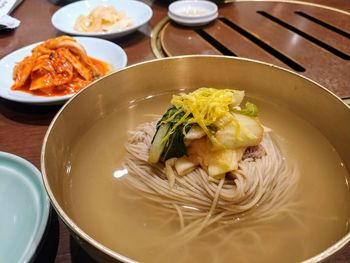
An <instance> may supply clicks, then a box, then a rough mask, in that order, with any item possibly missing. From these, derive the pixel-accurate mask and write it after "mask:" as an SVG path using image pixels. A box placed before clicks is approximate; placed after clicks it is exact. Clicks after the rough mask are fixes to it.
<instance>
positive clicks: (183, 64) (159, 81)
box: [41, 56, 350, 262]
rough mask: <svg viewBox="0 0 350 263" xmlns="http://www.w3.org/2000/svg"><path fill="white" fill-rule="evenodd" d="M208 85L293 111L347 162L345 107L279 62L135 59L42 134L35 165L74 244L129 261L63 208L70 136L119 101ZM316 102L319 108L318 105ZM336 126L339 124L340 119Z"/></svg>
mask: <svg viewBox="0 0 350 263" xmlns="http://www.w3.org/2000/svg"><path fill="white" fill-rule="evenodd" d="M200 86H210V87H228V88H237V87H244V89H245V90H246V91H247V92H249V93H250V94H256V95H258V96H265V97H266V98H269V100H270V101H271V102H272V103H276V104H277V105H278V104H281V103H283V105H284V107H286V108H289V109H293V111H294V112H295V113H296V114H298V115H299V116H303V118H304V119H305V120H307V121H308V122H309V123H311V124H312V125H313V126H314V127H317V128H318V129H319V130H320V131H321V132H322V133H323V135H324V136H325V137H326V138H327V139H328V140H329V142H330V143H331V144H332V145H333V147H334V148H335V149H336V151H337V152H338V154H339V155H340V157H341V158H342V160H343V163H344V165H345V167H350V132H349V131H350V110H349V107H348V106H347V105H346V104H344V103H343V102H342V101H341V100H340V99H339V98H338V97H336V96H335V95H334V94H332V93H331V92H329V91H328V90H326V89H325V88H323V87H321V86H320V85H318V84H317V83H315V82H313V81H311V80H309V79H306V78H304V77H302V76H300V75H297V74H295V73H293V72H290V71H287V70H284V69H281V68H279V67H276V66H273V65H269V64H265V63H261V62H257V61H253V60H249V59H240V58H231V57H221V56H220V57H218V56H184V57H174V58H166V59H161V60H154V61H150V62H145V63H140V64H137V65H133V66H130V67H127V68H125V69H122V70H120V71H118V72H116V73H112V74H110V75H108V76H106V77H104V78H102V79H99V80H97V81H96V82H94V83H92V84H91V85H89V86H88V87H87V88H85V89H84V90H82V91H81V92H80V93H78V94H77V95H76V96H75V97H74V98H72V99H71V100H70V101H69V102H68V103H67V104H65V105H64V106H63V107H62V109H61V110H60V111H59V112H58V114H57V115H56V117H55V118H54V120H53V121H52V123H51V125H50V126H49V128H48V131H47V133H46V136H45V139H44V142H43V147H42V154H41V170H42V173H43V179H44V184H45V187H46V190H47V192H48V195H49V197H50V199H51V202H52V204H53V207H54V208H55V209H56V211H57V213H58V214H59V216H60V217H61V219H62V220H63V222H64V223H65V224H66V225H67V226H68V227H69V229H70V230H71V232H72V233H73V235H74V236H75V237H76V239H77V240H78V241H79V243H80V244H81V245H82V246H83V247H84V248H86V250H87V251H88V252H89V253H90V254H91V255H92V256H93V257H94V258H96V259H98V260H101V261H104V262H106V261H109V260H111V261H116V260H119V261H123V262H133V261H132V260H130V259H128V258H126V257H124V256H123V255H120V254H118V253H117V251H112V250H110V249H108V248H107V247H105V246H103V245H102V244H101V243H99V241H98V240H94V239H93V238H91V237H90V236H89V235H88V234H87V233H85V232H84V231H83V230H82V229H81V228H80V227H79V225H77V224H76V223H75V222H74V221H73V220H72V219H71V218H70V216H69V215H68V213H67V211H65V209H64V205H63V202H64V196H63V189H62V188H63V186H62V184H63V182H62V180H63V178H64V177H65V176H67V173H68V172H67V170H66V168H67V164H68V162H69V153H70V150H71V148H70V147H71V145H72V142H74V140H75V139H76V138H78V136H79V134H80V132H81V130H82V129H84V128H86V127H89V125H91V124H92V123H94V122H95V121H96V120H98V119H99V118H103V117H104V116H105V115H106V114H108V113H109V112H111V111H113V109H115V108H116V107H118V105H121V104H124V103H125V102H131V101H134V100H135V99H138V98H145V97H148V96H150V95H155V94H160V93H163V92H165V91H167V90H168V91H169V90H173V91H174V90H180V89H186V88H198V87H200ZM320 105H322V110H320ZM340 124H341V125H340ZM349 240H350V234H349V233H348V234H347V235H345V236H344V237H343V238H342V239H341V240H339V241H338V242H337V243H336V244H334V245H332V246H331V247H329V248H328V249H326V250H325V251H323V252H322V253H320V254H319V255H317V256H315V257H313V258H312V259H309V260H307V261H305V262H322V261H323V260H326V259H329V258H330V257H332V256H334V255H335V254H336V253H337V252H339V251H340V250H341V249H342V248H344V247H345V245H346V244H347V243H349Z"/></svg>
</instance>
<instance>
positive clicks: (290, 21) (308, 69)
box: [152, 1, 350, 97]
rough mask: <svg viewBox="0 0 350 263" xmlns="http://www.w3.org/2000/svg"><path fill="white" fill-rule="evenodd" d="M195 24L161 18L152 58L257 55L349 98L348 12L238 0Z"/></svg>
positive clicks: (154, 39)
mask: <svg viewBox="0 0 350 263" xmlns="http://www.w3.org/2000/svg"><path fill="white" fill-rule="evenodd" d="M219 12H220V17H219V18H218V19H217V20H215V21H214V22H212V23H211V24H209V25H207V26H204V27H199V28H187V27H182V26H179V25H176V24H175V23H172V22H170V21H169V19H167V18H166V19H165V20H163V21H161V22H160V23H159V25H158V26H157V27H156V28H155V29H154V31H153V33H152V48H153V51H154V53H155V55H156V56H157V57H166V56H177V55H190V54H206V55H208V54H209V55H227V56H239V57H246V58H250V59H256V60H260V61H264V62H267V63H271V64H275V65H278V66H281V67H284V68H287V69H289V70H292V71H295V72H297V73H299V74H302V75H304V76H306V77H309V78H311V79H313V80H315V81H317V82H318V83H320V84H321V85H323V86H325V87H327V88H328V89H330V90H332V91H333V92H335V93H336V94H337V95H339V96H341V97H350V86H349V85H350V84H349V83H350V61H349V60H350V23H349V21H350V20H349V16H350V13H348V12H345V11H342V10H337V9H334V8H329V7H326V6H320V5H313V4H308V3H305V2H295V1H293V2H292V1H291V2H275V1H258V2H256V1H239V2H234V3H231V4H227V5H224V6H222V7H221V8H220V11H219Z"/></svg>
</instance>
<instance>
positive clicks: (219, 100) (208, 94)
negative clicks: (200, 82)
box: [168, 88, 244, 143]
mask: <svg viewBox="0 0 350 263" xmlns="http://www.w3.org/2000/svg"><path fill="white" fill-rule="evenodd" d="M238 94H242V91H238V90H232V89H214V88H200V89H197V90H195V91H194V92H191V93H188V94H180V95H174V96H173V98H172V100H171V104H172V105H174V106H175V107H176V108H177V109H179V110H181V111H183V112H184V113H185V114H184V116H183V117H182V118H181V119H180V120H179V121H178V122H177V123H176V124H175V125H174V127H173V129H172V131H170V132H169V133H168V136H170V134H171V133H172V132H173V130H175V129H176V127H178V126H179V125H181V124H182V123H183V122H184V121H185V119H186V118H187V117H188V116H189V115H190V114H192V117H191V118H190V119H189V120H188V123H197V124H198V125H199V126H200V127H201V128H202V129H203V131H204V132H205V133H206V134H207V136H208V138H209V139H210V140H211V141H212V142H213V143H215V142H216V139H215V136H214V135H213V134H212V133H211V132H210V131H209V129H208V126H210V125H212V124H214V123H215V122H216V121H218V120H219V119H221V118H223V117H227V118H228V119H229V120H230V121H233V122H235V123H236V124H237V129H239V128H240V127H239V123H238V121H237V120H236V119H235V118H234V116H233V115H232V114H231V113H230V108H231V107H235V106H238V104H239V103H240V101H237V96H235V95H238ZM243 96H244V95H243ZM170 118H171V117H170ZM237 134H238V135H239V132H238V133H237Z"/></svg>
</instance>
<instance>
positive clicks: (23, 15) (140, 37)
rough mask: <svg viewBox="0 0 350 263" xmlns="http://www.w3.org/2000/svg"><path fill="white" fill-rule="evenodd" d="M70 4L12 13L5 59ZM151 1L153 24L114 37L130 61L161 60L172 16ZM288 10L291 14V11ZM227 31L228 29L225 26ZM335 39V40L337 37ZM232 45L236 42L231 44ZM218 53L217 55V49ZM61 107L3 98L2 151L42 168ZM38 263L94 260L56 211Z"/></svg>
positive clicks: (349, 6)
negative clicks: (161, 29) (159, 30)
mask: <svg viewBox="0 0 350 263" xmlns="http://www.w3.org/2000/svg"><path fill="white" fill-rule="evenodd" d="M310 1H311V0H310ZM311 2H315V3H323V4H327V5H332V6H333V7H335V8H339V9H343V10H348V11H349V10H350V2H349V1H348V0H334V1H327V0H312V1H311ZM66 3H67V2H66ZM66 3H62V2H57V1H56V2H55V1H53V0H52V1H48V0H24V1H23V3H22V4H21V5H20V6H19V7H18V8H17V9H16V10H15V11H14V12H13V13H12V15H13V16H14V17H16V18H18V19H20V20H21V26H20V27H19V28H18V29H16V30H14V31H7V32H0V59H1V58H2V57H4V56H6V55H7V54H9V53H11V52H13V51H15V50H16V49H18V48H21V47H24V46H26V45H29V44H32V43H35V42H38V41H43V40H45V39H48V38H51V37H55V36H57V35H58V34H59V32H57V31H56V29H55V28H54V27H53V26H52V24H51V22H50V21H51V16H52V14H53V13H54V12H55V11H56V10H57V9H59V8H60V7H61V6H62V5H64V4H66ZM146 3H147V4H149V5H150V6H151V7H152V10H153V12H154V15H153V17H152V19H151V21H150V22H149V24H148V25H146V26H144V27H142V28H141V30H139V31H137V32H135V33H133V34H131V35H129V36H126V37H123V38H121V39H116V40H114V41H113V42H115V43H117V44H119V45H120V46H121V47H122V48H123V49H124V50H125V52H126V53H127V55H128V64H129V65H131V64H134V63H137V62H141V61H147V60H150V59H153V58H155V57H154V55H153V53H152V51H151V46H150V32H151V30H152V28H153V27H154V26H155V25H156V24H157V23H158V22H159V21H160V20H161V19H163V18H164V17H165V16H166V12H167V5H168V2H166V1H160V2H146ZM221 8H222V9H225V8H228V7H227V6H222V7H221ZM282 11H283V12H288V10H282ZM223 12H224V11H223ZM274 12H275V13H276V16H279V15H280V14H279V13H278V10H274ZM325 19H326V20H327V19H328V20H331V18H330V17H325ZM294 22H296V21H293V23H294ZM349 22H350V21H348V23H347V24H346V25H344V27H347V30H349V26H350V23H349ZM245 23H247V26H249V27H255V26H256V25H255V24H254V21H245ZM248 23H249V25H248ZM207 30H208V32H211V33H212V34H214V35H215V34H217V31H216V30H217V28H216V26H215V25H213V26H211V27H209V28H208V29H207ZM221 30H225V28H223V29H221ZM260 30H263V29H260ZM310 30H312V29H310ZM264 34H269V32H264ZM270 34H272V32H270ZM170 37H171V38H172V39H173V40H174V41H178V40H179V39H181V38H183V37H184V35H183V34H182V32H181V30H178V32H173V35H171V36H170ZM329 40H330V41H333V40H332V39H329ZM242 41H243V42H242V43H241V45H240V47H239V49H238V50H237V51H236V52H238V53H241V54H243V56H254V57H255V58H260V59H262V60H264V59H271V62H272V63H274V64H281V63H280V62H279V61H278V60H275V59H274V58H271V56H269V55H267V54H265V53H261V51H258V50H256V49H254V48H252V47H251V43H249V42H247V41H245V42H244V40H242ZM334 41H335V40H334ZM196 45H202V46H203V47H204V48H205V47H206V45H207V43H205V42H203V41H202V40H198V43H196ZM227 45H231V44H230V43H227ZM286 45H288V43H286ZM178 48H179V47H178ZM341 48H342V50H344V52H348V53H349V45H348V44H347V45H346V44H341ZM180 51H181V50H179V52H180ZM212 52H213V53H215V51H212ZM306 52H307V51H305V53H306ZM316 55H317V54H312V56H316ZM331 62H334V61H331ZM315 74H317V73H315ZM343 74H348V75H349V71H348V72H347V73H346V72H343ZM1 77H2V73H1V72H0V78H1ZM336 78H341V76H339V74H338V75H336ZM335 91H336V92H337V94H338V95H344V94H349V91H350V87H349V85H343V86H341V87H339V88H338V89H335ZM59 108H60V106H33V105H25V104H20V103H15V102H11V101H7V100H4V99H1V98H0V151H5V152H10V153H13V154H16V155H19V156H21V157H23V158H25V159H27V160H29V161H30V162H32V163H33V164H34V165H35V166H37V167H38V168H40V151H41V144H42V140H43V138H44V134H45V132H46V129H47V127H48V125H49V123H50V122H51V120H52V118H53V116H54V115H55V114H56V113H57V111H58V110H59ZM35 262H59V263H61V262H93V261H92V259H91V258H90V257H89V256H88V255H87V254H86V253H85V252H84V251H83V250H82V249H81V248H80V247H79V245H77V243H76V242H75V241H74V240H73V239H72V238H71V237H70V234H69V231H68V229H67V227H66V226H65V225H64V224H63V223H62V222H61V220H60V219H59V218H58V217H57V215H56V214H55V212H54V211H52V212H51V217H50V222H49V224H48V227H47V231H46V235H45V238H44V239H43V242H42V245H41V247H40V250H39V252H38V256H37V258H36V261H35ZM333 262H350V248H346V249H345V250H344V252H343V253H342V254H341V255H340V256H339V257H337V259H335V260H334V261H333Z"/></svg>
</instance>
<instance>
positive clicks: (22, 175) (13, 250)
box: [0, 152, 50, 263]
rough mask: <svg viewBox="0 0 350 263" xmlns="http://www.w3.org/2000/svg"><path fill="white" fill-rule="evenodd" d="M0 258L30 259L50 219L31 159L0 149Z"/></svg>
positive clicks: (9, 259) (16, 260)
mask: <svg viewBox="0 0 350 263" xmlns="http://www.w3.org/2000/svg"><path fill="white" fill-rule="evenodd" d="M0 207H1V211H0V260H1V262H7V263H12V262H13V263H16V262H32V261H33V259H34V257H35V254H36V252H37V251H38V247H39V246H40V243H41V240H42V238H43V236H44V233H45V229H46V225H47V223H48V220H49V212H50V201H49V198H48V196H47V195H46V191H45V188H44V185H43V182H42V177H41V173H40V172H39V170H38V169H37V168H36V167H35V166H34V165H32V164H31V163H30V162H28V161H26V160H24V159H22V158H20V157H18V156H16V155H13V154H10V153H6V152H0Z"/></svg>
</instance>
